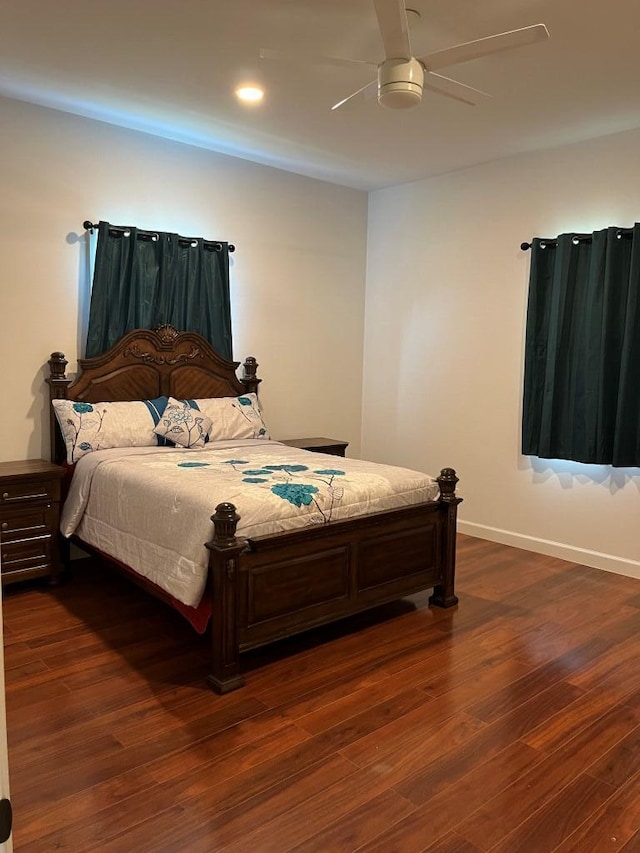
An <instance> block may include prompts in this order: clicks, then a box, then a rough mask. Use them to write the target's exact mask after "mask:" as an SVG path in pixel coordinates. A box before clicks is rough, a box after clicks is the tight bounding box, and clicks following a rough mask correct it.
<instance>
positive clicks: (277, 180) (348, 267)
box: [0, 99, 367, 460]
mask: <svg viewBox="0 0 640 853" xmlns="http://www.w3.org/2000/svg"><path fill="white" fill-rule="evenodd" d="M0 122H1V124H2V134H0V182H1V183H0V186H1V188H2V192H1V194H0V246H1V258H2V263H1V267H0V294H1V300H0V305H1V310H2V329H1V335H0V357H1V359H2V367H3V374H4V376H3V387H4V390H5V400H7V401H8V403H7V405H8V411H6V417H5V419H4V428H3V434H2V443H1V446H0V460H9V459H20V458H26V457H40V456H45V457H46V454H47V453H48V433H47V432H46V430H45V429H43V422H44V420H45V418H46V411H47V401H46V397H45V393H44V382H43V378H44V371H43V365H44V363H45V362H46V360H47V358H48V357H49V354H50V353H51V352H52V351H54V350H61V351H63V352H64V353H65V354H66V356H67V358H68V359H69V362H70V364H69V371H70V372H71V371H74V370H75V367H76V364H75V362H76V358H77V356H78V354H79V352H80V351H81V348H82V346H83V341H84V332H85V324H86V317H87V312H88V298H89V275H88V271H87V257H88V252H87V248H88V247H87V245H86V239H87V238H86V236H85V235H84V234H83V229H82V222H83V221H84V220H85V219H93V220H95V221H97V220H98V219H106V220H108V221H110V222H113V223H116V224H135V225H139V226H140V227H143V228H149V229H159V230H167V231H178V232H179V233H181V234H186V235H202V236H205V237H208V238H211V239H223V240H228V241H229V242H232V243H235V244H236V247H237V249H236V252H235V254H234V255H233V256H232V268H231V284H232V311H233V328H234V355H235V357H236V359H239V360H241V359H243V358H244V357H245V356H247V355H255V356H256V357H257V359H258V361H259V363H260V369H259V375H261V376H262V377H263V378H264V382H263V385H262V392H261V393H262V399H263V405H264V407H265V410H266V419H267V422H268V424H269V426H270V428H271V430H272V432H273V433H274V435H276V436H279V437H283V438H285V437H293V436H304V435H329V436H336V437H338V438H343V439H345V440H349V441H350V442H351V452H354V453H357V452H358V450H359V439H360V428H361V388H362V348H363V322H364V320H363V318H364V287H365V269H366V263H365V253H366V227H367V195H366V193H363V192H359V191H356V190H351V189H346V188H343V187H338V186H335V185H333V184H328V183H323V182H320V181H315V180H312V179H309V178H304V177H301V176H298V175H294V174H292V173H290V172H283V171H280V170H277V169H271V168H268V167H265V166H258V165H255V164H252V163H249V162H247V161H245V160H240V159H236V158H233V157H225V156H222V155H218V154H214V153H211V152H208V151H204V150H201V149H197V148H192V147H189V146H186V145H182V144H179V143H174V142H169V141H166V140H162V139H159V138H156V137H154V136H150V135H146V134H142V133H136V132H133V131H128V130H123V129H121V128H117V127H114V126H111V125H108V124H103V123H101V122H97V121H92V120H89V119H84V118H78V117H76V116H71V115H67V114H65V113H61V112H57V111H53V110H48V109H45V108H42V107H37V106H32V105H29V104H24V103H20V102H17V101H13V100H7V99H0Z"/></svg>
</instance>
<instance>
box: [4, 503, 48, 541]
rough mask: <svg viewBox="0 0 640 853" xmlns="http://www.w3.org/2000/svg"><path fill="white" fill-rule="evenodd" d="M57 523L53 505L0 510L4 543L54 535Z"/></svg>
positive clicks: (14, 507)
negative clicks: (46, 534) (45, 534)
mask: <svg viewBox="0 0 640 853" xmlns="http://www.w3.org/2000/svg"><path fill="white" fill-rule="evenodd" d="M56 521H57V512H56V510H55V509H54V507H53V505H52V504H40V505H38V504H36V505H35V506H32V505H29V506H26V505H25V506H23V507H19V506H11V507H4V508H2V509H0V538H1V539H2V541H3V542H12V541H13V540H14V539H26V538H28V537H30V536H38V535H40V534H43V533H52V532H53V530H54V528H55V526H56Z"/></svg>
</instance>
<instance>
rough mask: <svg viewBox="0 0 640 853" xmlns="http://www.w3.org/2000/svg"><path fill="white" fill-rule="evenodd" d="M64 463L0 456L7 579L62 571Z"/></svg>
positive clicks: (0, 527) (0, 542)
mask: <svg viewBox="0 0 640 853" xmlns="http://www.w3.org/2000/svg"><path fill="white" fill-rule="evenodd" d="M63 476H64V468H62V467H60V466H59V465H53V464H52V463H51V462H45V461H44V460H42V459H26V460H24V461H22V462H0V552H1V554H2V561H1V563H0V570H1V573H2V584H3V586H4V585H5V584H9V583H14V582H15V581H21V580H29V579H31V578H39V577H45V576H48V577H49V578H50V579H51V583H56V582H57V580H58V576H59V574H60V553H59V546H58V520H59V517H60V481H61V479H62V477H63Z"/></svg>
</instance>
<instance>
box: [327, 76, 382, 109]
mask: <svg viewBox="0 0 640 853" xmlns="http://www.w3.org/2000/svg"><path fill="white" fill-rule="evenodd" d="M377 85H378V81H377V80H372V81H371V82H370V83H367V84H366V85H364V86H361V87H360V88H359V89H358V90H357V91H355V92H352V93H351V94H350V95H347V97H346V98H343V99H342V100H341V101H338V103H337V104H334V105H333V106H332V107H331V109H332V110H337V109H340V107H341V106H343V104H346V103H347V101H350V100H351V98H355V97H356V95H360V94H361V93H362V92H365V91H366V90H367V89H370V88H371V87H372V86H377Z"/></svg>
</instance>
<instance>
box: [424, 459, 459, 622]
mask: <svg viewBox="0 0 640 853" xmlns="http://www.w3.org/2000/svg"><path fill="white" fill-rule="evenodd" d="M436 480H437V483H438V485H439V486H440V499H439V502H440V508H441V510H442V512H443V513H444V515H445V517H444V519H443V537H442V538H443V541H442V583H440V584H437V585H436V586H435V587H434V589H433V595H432V596H431V597H430V598H429V604H436V605H437V606H438V607H453V606H454V605H456V604H457V603H458V597H457V596H456V594H455V591H454V590H455V577H456V518H457V514H458V504H459V503H461V502H462V498H459V497H457V496H456V484H457V482H458V477H457V475H456V472H455V471H454V470H453V468H443V469H442V471H441V472H440V476H439V477H437V478H436Z"/></svg>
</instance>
